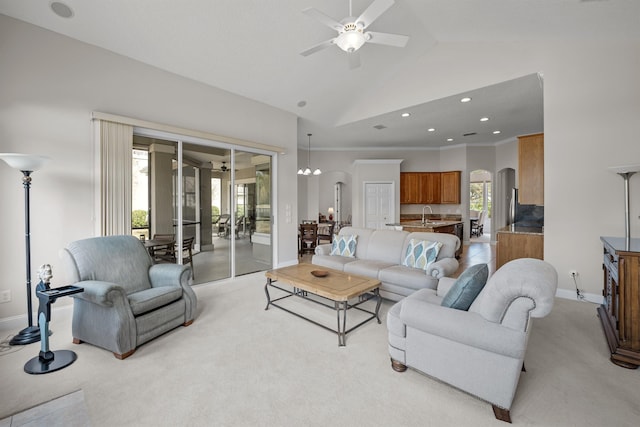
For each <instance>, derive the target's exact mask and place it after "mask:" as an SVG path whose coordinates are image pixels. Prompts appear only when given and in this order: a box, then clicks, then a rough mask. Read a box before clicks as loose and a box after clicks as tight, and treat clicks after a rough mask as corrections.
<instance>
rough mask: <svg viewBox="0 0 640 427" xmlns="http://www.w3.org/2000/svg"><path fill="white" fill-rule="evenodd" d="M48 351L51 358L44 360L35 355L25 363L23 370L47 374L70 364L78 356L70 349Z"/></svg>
mask: <svg viewBox="0 0 640 427" xmlns="http://www.w3.org/2000/svg"><path fill="white" fill-rule="evenodd" d="M50 353H53V359H52V360H44V359H41V358H40V356H36V357H34V358H33V359H31V360H29V361H28V362H27V363H25V365H24V371H25V372H26V373H27V374H34V375H39V374H48V373H50V372H55V371H57V370H59V369H62V368H64V367H67V366H69V365H71V364H72V363H73V362H75V361H76V359H77V358H78V356H77V355H76V354H75V353H74V352H73V351H71V350H55V351H52V352H50Z"/></svg>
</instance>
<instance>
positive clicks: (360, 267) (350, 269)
mask: <svg viewBox="0 0 640 427" xmlns="http://www.w3.org/2000/svg"><path fill="white" fill-rule="evenodd" d="M392 265H393V264H391V263H389V262H383V261H370V260H366V259H359V260H356V261H353V262H350V263H349V264H345V265H344V272H345V273H352V274H357V275H360V276H366V277H371V278H374V279H378V273H379V272H380V270H383V269H385V268H387V267H391V266H392Z"/></svg>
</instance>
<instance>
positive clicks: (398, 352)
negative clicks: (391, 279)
mask: <svg viewBox="0 0 640 427" xmlns="http://www.w3.org/2000/svg"><path fill="white" fill-rule="evenodd" d="M557 279H558V278H557V273H556V271H555V269H554V268H553V267H552V266H551V265H550V264H548V263H547V262H545V261H541V260H537V259H531V258H523V259H517V260H514V261H511V262H509V263H507V264H505V265H503V266H502V267H501V268H500V269H499V270H498V271H496V272H495V274H493V276H491V277H490V278H489V280H488V281H487V284H486V285H485V287H484V288H483V289H482V291H481V292H480V294H479V295H478V297H477V298H476V299H475V301H474V302H473V303H472V304H471V307H469V310H468V311H463V310H456V309H453V308H448V307H443V306H441V305H440V304H441V302H442V299H443V297H444V295H446V293H447V291H448V290H449V289H450V287H451V286H452V284H453V283H454V282H455V279H451V278H443V279H440V281H439V283H438V289H437V290H432V289H421V290H419V291H417V292H415V293H414V294H412V295H410V296H408V297H407V298H405V299H403V300H402V301H400V302H398V303H396V304H395V305H394V306H393V307H392V308H391V309H390V310H389V313H388V315H387V327H388V329H389V353H390V355H391V365H392V367H393V369H394V370H396V371H398V372H402V371H404V370H406V369H407V367H411V368H414V369H416V370H418V371H420V372H423V373H425V374H427V375H429V376H432V377H434V378H437V379H439V380H441V381H443V382H445V383H448V384H450V385H453V386H454V387H457V388H459V389H461V390H463V391H465V392H467V393H469V394H472V395H474V396H477V397H479V398H481V399H483V400H485V401H487V402H489V403H491V404H492V405H493V410H494V414H495V416H496V418H498V419H500V420H503V421H508V422H511V418H510V413H509V410H510V409H511V403H512V402H513V397H514V395H515V392H516V388H517V386H518V380H519V379H520V372H521V371H523V370H524V356H525V352H526V349H527V341H528V337H529V331H530V327H531V323H530V318H531V317H544V316H546V315H547V314H549V312H551V308H552V307H553V301H554V296H555V292H556V286H557Z"/></svg>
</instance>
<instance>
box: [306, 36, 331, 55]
mask: <svg viewBox="0 0 640 427" xmlns="http://www.w3.org/2000/svg"><path fill="white" fill-rule="evenodd" d="M334 40H335V39H331V40H327V41H324V42H322V43H318V44H317V45H315V46H313V47H310V48H309V49H307V50H304V51H302V52H300V55H302V56H309V55H311V54H312V53H316V52H318V51H320V50H322V49H326V48H328V47H329V46H331V45H333V41H334Z"/></svg>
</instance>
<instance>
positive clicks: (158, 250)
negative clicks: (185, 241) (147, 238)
mask: <svg viewBox="0 0 640 427" xmlns="http://www.w3.org/2000/svg"><path fill="white" fill-rule="evenodd" d="M153 240H156V241H158V242H161V241H167V244H166V245H155V246H154V247H153V251H151V254H152V255H153V260H154V261H155V262H158V261H169V262H175V259H174V252H173V243H174V242H175V240H176V235H175V234H161V233H158V234H154V235H153Z"/></svg>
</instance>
